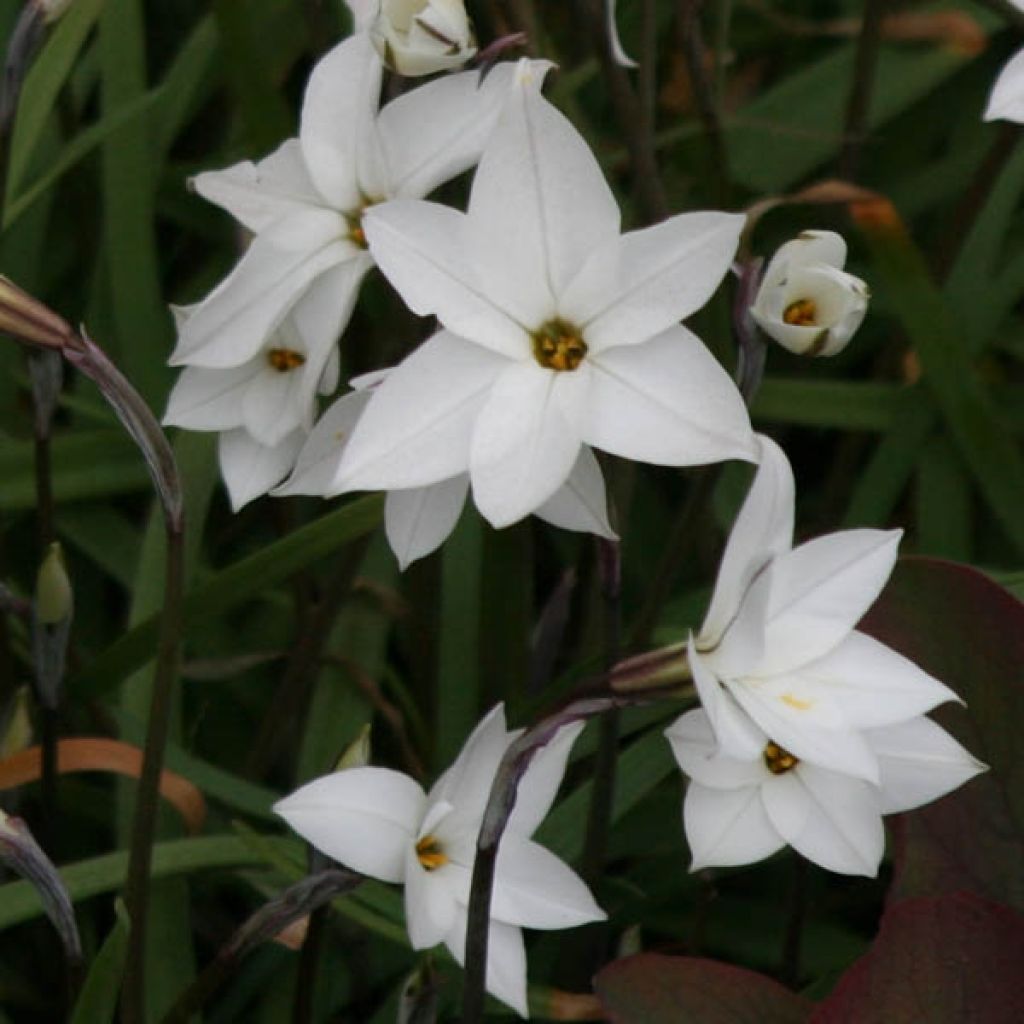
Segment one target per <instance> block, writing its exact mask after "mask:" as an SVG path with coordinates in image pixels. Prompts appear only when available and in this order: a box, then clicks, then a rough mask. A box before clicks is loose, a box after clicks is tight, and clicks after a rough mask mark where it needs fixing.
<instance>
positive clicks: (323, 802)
mask: <svg viewBox="0 0 1024 1024" xmlns="http://www.w3.org/2000/svg"><path fill="white" fill-rule="evenodd" d="M425 805H426V798H425V796H424V795H423V790H422V789H420V787H419V784H418V783H416V782H414V781H413V780H412V779H410V778H409V776H408V775H403V774H402V773H401V772H395V771H391V769H389V768H372V767H366V768H349V769H347V770H346V771H341V772H335V773H334V774H333V775H325V776H323V777H322V778H319V779H314V780H313V781H312V782H310V783H307V784H306V785H305V786H302V787H301V788H299V789H297V790H296V791H295V792H294V793H292V794H291V796H287V797H285V798H284V799H283V800H279V801H278V802H277V803H276V804H274V811H275V813H277V814H280V815H281V817H282V818H284V820H285V821H287V822H288V824H289V825H290V826H291V827H292V828H293V829H294V830H295V831H296V832H298V834H299V835H300V836H302V838H303V839H305V840H306V841H307V842H310V843H312V844H313V845H314V846H315V847H316V848H317V849H318V850H321V851H323V852H324V853H326V854H327V856H328V857H331V858H333V859H334V860H336V861H338V863H340V864H344V865H345V866H346V867H349V868H351V869H352V870H353V871H359V872H361V873H362V874H364V875H369V876H370V877H371V878H379V879H380V880H381V881H383V882H401V881H402V880H403V879H404V877H405V858H406V853H407V851H408V850H409V848H410V847H411V846H414V845H415V843H416V833H417V830H418V829H419V824H420V819H421V818H422V817H423V811H424V807H425Z"/></svg>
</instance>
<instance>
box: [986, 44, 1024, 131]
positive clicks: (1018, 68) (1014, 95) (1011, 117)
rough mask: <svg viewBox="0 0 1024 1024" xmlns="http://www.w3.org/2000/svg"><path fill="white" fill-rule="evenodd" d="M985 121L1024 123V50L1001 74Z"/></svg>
mask: <svg viewBox="0 0 1024 1024" xmlns="http://www.w3.org/2000/svg"><path fill="white" fill-rule="evenodd" d="M985 120H986V121H997V120H1003V121H1016V122H1017V123H1018V124H1022V123H1024V50H1021V51H1020V52H1019V53H1016V54H1014V56H1013V57H1011V58H1010V60H1009V61H1007V63H1006V65H1005V66H1004V67H1003V70H1002V71H1000V72H999V77H998V78H997V79H996V82H995V85H994V86H993V87H992V93H991V95H990V96H989V98H988V103H987V104H986V106H985Z"/></svg>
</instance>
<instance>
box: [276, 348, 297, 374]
mask: <svg viewBox="0 0 1024 1024" xmlns="http://www.w3.org/2000/svg"><path fill="white" fill-rule="evenodd" d="M305 361H306V357H305V356H304V355H303V354H302V353H301V352H296V351H295V349H293V348H272V349H271V350H270V351H269V352H268V353H267V362H268V363H270V365H271V366H272V367H273V368H274V369H275V370H277V372H278V373H288V372H289V371H291V370H297V369H298V368H299V367H300V366H302V364H303V363H305Z"/></svg>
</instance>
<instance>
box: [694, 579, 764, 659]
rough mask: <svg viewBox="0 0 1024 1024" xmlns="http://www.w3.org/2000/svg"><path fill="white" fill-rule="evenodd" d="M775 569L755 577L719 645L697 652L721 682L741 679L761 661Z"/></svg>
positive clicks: (706, 647) (701, 647)
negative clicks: (722, 680)
mask: <svg viewBox="0 0 1024 1024" xmlns="http://www.w3.org/2000/svg"><path fill="white" fill-rule="evenodd" d="M771 587H772V566H771V563H770V562H769V563H768V564H767V565H766V566H764V568H763V569H762V570H761V572H760V573H759V574H758V575H757V576H755V577H753V579H752V580H751V581H750V586H748V587H747V592H746V594H744V595H743V600H742V601H741V602H740V606H739V610H738V611H737V612H736V614H735V615H734V616H733V618H732V620H731V621H730V622H729V623H728V628H727V629H726V631H725V633H724V634H723V636H722V638H721V640H719V641H718V644H717V646H705V645H704V644H703V643H702V644H701V645H700V646H699V647H698V650H699V651H700V652H701V654H702V655H703V656H704V658H705V659H706V661H707V664H708V668H709V669H710V670H711V671H712V672H714V674H715V675H716V676H717V677H718V678H719V679H740V678H743V677H744V676H746V675H747V674H748V673H750V671H751V670H752V669H753V668H755V667H756V666H757V665H758V663H759V662H760V661H761V660H762V657H763V655H764V645H765V616H766V615H767V612H768V601H769V600H770V598H771Z"/></svg>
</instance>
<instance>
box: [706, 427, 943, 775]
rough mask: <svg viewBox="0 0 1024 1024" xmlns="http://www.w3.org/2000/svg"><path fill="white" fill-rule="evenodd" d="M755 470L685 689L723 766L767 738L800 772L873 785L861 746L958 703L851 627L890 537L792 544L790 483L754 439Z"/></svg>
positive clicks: (871, 765) (771, 449)
mask: <svg viewBox="0 0 1024 1024" xmlns="http://www.w3.org/2000/svg"><path fill="white" fill-rule="evenodd" d="M758 441H759V443H760V448H761V461H760V464H759V466H758V470H757V475H756V477H755V478H754V483H753V485H752V487H751V489H750V493H749V494H748V495H747V498H746V501H745V502H744V504H743V507H742V508H741V509H740V513H739V515H738V517H737V519H736V523H735V525H734V527H733V530H732V533H731V535H730V537H729V540H728V543H727V544H726V548H725V553H724V555H723V557H722V564H721V568H720V569H719V573H718V580H717V582H716V584H715V590H714V593H713V595H712V598H711V605H710V607H709V609H708V613H707V617H706V618H705V620H704V625H703V626H702V627H701V630H700V633H699V634H698V635H697V636H696V637H691V638H690V643H689V649H688V657H689V661H690V668H691V670H692V672H693V679H694V684H695V686H696V688H697V693H698V695H699V697H700V700H701V703H702V704H703V706H704V709H705V711H706V712H707V715H708V718H709V719H710V721H711V725H712V727H713V728H714V731H715V734H716V735H717V736H718V739H719V742H720V744H721V747H722V752H723V754H728V755H729V756H734V757H741V758H746V759H751V758H756V757H760V756H761V755H762V753H763V750H764V745H765V739H764V737H765V736H768V737H769V738H770V739H771V740H772V742H774V743H776V744H778V745H779V746H780V747H782V748H784V749H785V750H787V751H789V752H790V753H791V754H792V755H793V756H795V757H797V758H798V759H799V760H800V761H801V762H807V763H808V764H813V765H816V766H818V767H821V768H828V769H832V770H833V771H836V772H841V773H844V774H847V775H853V776H856V777H858V778H861V779H864V780H866V781H868V782H871V783H875V784H877V783H878V781H879V765H878V758H877V756H876V754H875V752H874V750H873V749H872V747H871V745H870V743H868V741H867V740H866V739H865V737H864V735H863V734H862V732H863V730H865V729H877V728H881V727H884V726H889V725H895V724H898V723H900V722H905V721H908V720H910V719H912V718H915V717H917V716H919V715H922V714H923V713H925V712H926V711H929V710H930V709H931V708H933V707H935V706H936V705H938V704H941V703H942V702H944V701H948V700H959V698H958V697H957V696H956V694H954V693H953V691H952V690H950V689H949V688H948V687H946V686H944V685H943V684H942V683H940V682H939V681H938V680H937V679H934V678H932V677H931V676H930V675H928V673H926V672H924V671H923V670H922V669H920V668H918V667H917V666H916V665H915V664H914V663H913V662H911V661H909V660H907V659H906V658H904V657H903V656H902V655H900V654H897V653H896V652H895V651H893V650H891V649H890V648H888V647H886V646H885V645H884V644H881V643H879V642H878V641H877V640H873V639H872V638H871V637H869V636H867V635H866V634H864V633H861V632H859V631H858V630H857V629H855V628H854V627H855V626H856V625H857V622H858V621H859V620H860V618H861V616H862V615H863V614H864V613H865V612H866V611H867V609H868V608H869V607H870V606H871V605H872V604H873V603H874V601H875V598H876V597H877V596H878V594H879V592H880V591H881V589H882V587H883V586H884V585H885V582H886V580H887V579H888V578H889V575H890V574H891V572H892V569H893V566H894V565H895V562H896V554H897V545H898V544H899V539H900V536H901V532H900V531H899V530H890V531H883V530H844V531H842V532H840V533H832V534H827V535H825V536H823V537H817V538H815V539H814V540H810V541H807V542H806V543H804V544H801V545H799V546H798V547H796V548H794V547H793V546H792V544H793V540H792V538H793V499H794V485H793V472H792V469H791V468H790V465H789V462H788V460H787V459H786V456H785V455H784V454H783V452H782V450H781V449H780V448H779V447H778V445H776V444H775V442H773V441H772V440H770V439H769V438H767V437H762V436H760V435H758Z"/></svg>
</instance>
